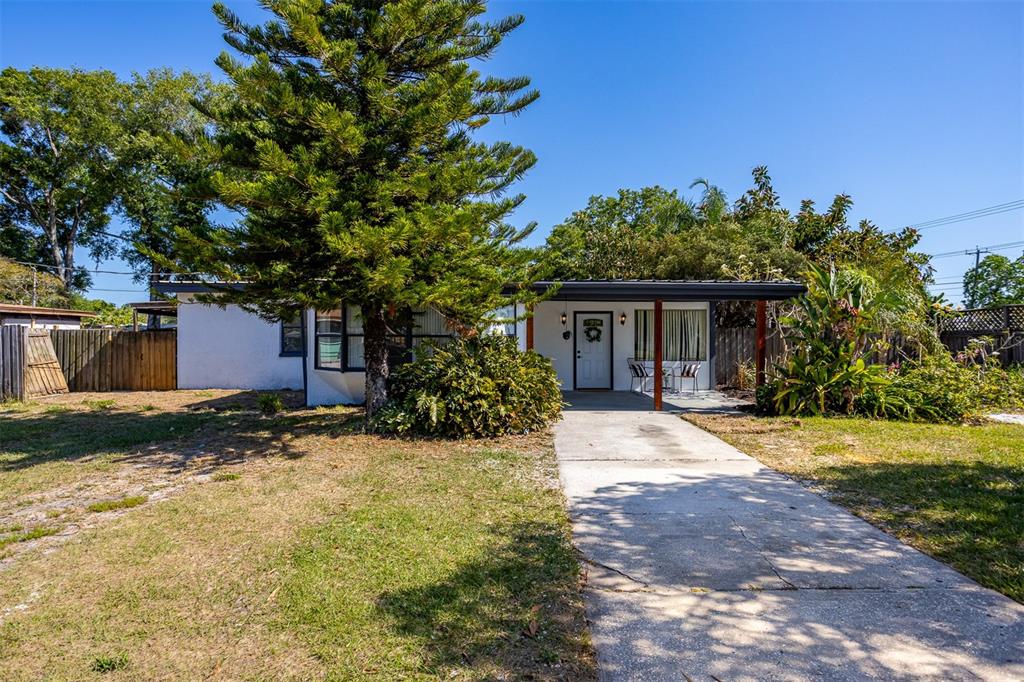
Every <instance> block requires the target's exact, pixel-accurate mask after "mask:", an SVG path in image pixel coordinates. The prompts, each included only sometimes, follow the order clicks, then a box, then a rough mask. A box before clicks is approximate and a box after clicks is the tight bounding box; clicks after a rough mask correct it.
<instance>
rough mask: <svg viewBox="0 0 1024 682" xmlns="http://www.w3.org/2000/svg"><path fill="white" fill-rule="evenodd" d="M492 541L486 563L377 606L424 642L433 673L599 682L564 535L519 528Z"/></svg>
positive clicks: (503, 530)
mask: <svg viewBox="0 0 1024 682" xmlns="http://www.w3.org/2000/svg"><path fill="white" fill-rule="evenodd" d="M493 538H494V540H495V542H494V543H493V545H492V546H491V548H490V549H488V550H487V551H486V552H483V553H482V554H481V557H480V558H479V559H477V560H474V561H470V562H466V563H463V564H461V565H460V566H459V567H458V568H457V569H456V570H455V571H454V572H452V573H450V574H449V575H447V576H445V577H444V578H443V579H441V580H438V581H436V582H434V583H431V584H429V585H423V586H418V587H412V588H406V589H400V590H393V591H389V592H385V593H384V594H383V595H381V596H380V598H379V599H378V601H377V607H378V608H379V609H380V610H381V611H382V612H383V613H384V614H385V615H386V616H387V618H388V619H389V620H390V621H391V622H392V624H393V627H394V628H395V630H396V631H397V632H399V633H401V634H402V635H404V636H407V637H412V638H414V639H415V640H416V641H417V642H418V643H419V645H420V648H421V650H422V651H423V652H425V655H426V657H427V660H428V663H427V664H428V665H429V667H430V669H431V672H434V673H445V672H447V671H448V670H451V669H453V668H463V667H466V666H471V667H472V668H473V669H474V670H475V671H478V672H484V674H494V675H498V674H501V673H503V672H504V673H507V674H509V675H511V678H514V679H590V678H592V677H593V667H592V662H591V657H590V650H589V647H588V645H586V644H585V641H586V640H585V638H584V636H583V635H584V632H585V629H586V625H585V619H584V615H583V609H582V606H581V604H580V602H579V599H578V597H577V590H578V574H577V570H578V569H577V563H576V559H575V556H574V554H573V550H572V548H571V546H570V544H569V542H568V539H567V538H566V536H565V534H564V532H563V531H562V529H561V528H559V526H558V525H556V524H553V523H543V522H528V523H519V524H515V525H507V526H504V527H497V528H495V529H494V532H493ZM511 678H510V679H511Z"/></svg>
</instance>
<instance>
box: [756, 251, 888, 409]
mask: <svg viewBox="0 0 1024 682" xmlns="http://www.w3.org/2000/svg"><path fill="white" fill-rule="evenodd" d="M805 278H806V280H807V293H806V294H804V295H803V296H800V297H799V298H798V299H797V300H796V304H797V312H796V314H795V315H794V316H791V317H785V318H782V320H781V321H782V322H783V323H784V324H786V325H787V326H788V327H789V331H788V333H787V337H788V339H789V340H790V341H791V342H792V343H793V344H794V351H793V355H792V357H790V359H789V361H788V362H787V363H786V364H783V365H780V366H779V367H777V374H778V377H779V378H778V379H777V380H776V381H775V382H773V384H772V385H771V388H769V389H765V390H762V391H759V392H758V407H759V409H760V410H761V411H762V412H768V413H771V414H786V415H822V414H832V413H840V414H852V413H853V412H854V410H855V407H856V401H857V400H858V399H859V398H860V397H861V396H862V395H864V394H865V393H866V392H868V391H876V390H878V389H879V388H880V387H881V386H883V385H884V384H885V383H886V377H885V368H884V367H881V366H878V365H869V364H867V363H866V362H865V360H864V357H865V356H866V355H867V354H868V353H869V352H870V351H871V339H872V336H871V335H872V333H874V332H878V331H879V330H880V327H879V326H878V324H877V317H878V315H879V314H880V312H881V311H882V310H883V309H884V305H883V302H882V299H881V298H880V297H879V296H878V295H877V291H876V289H877V287H876V286H875V284H874V282H873V280H871V279H870V277H867V276H866V275H863V274H862V273H858V272H855V271H838V272H837V271H836V270H834V269H830V270H825V269H823V268H819V267H816V266H813V265H812V266H810V268H809V269H808V271H807V272H806V273H805Z"/></svg>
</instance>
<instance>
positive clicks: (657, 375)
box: [654, 298, 665, 411]
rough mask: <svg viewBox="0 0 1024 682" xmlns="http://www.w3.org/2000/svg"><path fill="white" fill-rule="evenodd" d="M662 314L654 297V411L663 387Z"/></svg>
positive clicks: (659, 303) (659, 406) (659, 400)
mask: <svg viewBox="0 0 1024 682" xmlns="http://www.w3.org/2000/svg"><path fill="white" fill-rule="evenodd" d="M661 318H662V315H661V299H660V298H659V299H655V301H654V409H655V411H658V410H661V398H662V396H661V393H662V389H663V387H664V383H665V378H664V376H662V373H661V372H662V369H661V358H662V352H663V349H662V344H663V341H662V338H661V329H662V319H661Z"/></svg>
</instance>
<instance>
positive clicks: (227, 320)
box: [156, 280, 804, 406]
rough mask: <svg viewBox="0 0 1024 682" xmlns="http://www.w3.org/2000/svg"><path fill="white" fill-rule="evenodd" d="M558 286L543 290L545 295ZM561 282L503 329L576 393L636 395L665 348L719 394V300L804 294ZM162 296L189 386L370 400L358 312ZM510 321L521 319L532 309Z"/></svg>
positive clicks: (181, 382) (419, 331)
mask: <svg viewBox="0 0 1024 682" xmlns="http://www.w3.org/2000/svg"><path fill="white" fill-rule="evenodd" d="M552 284H553V283H551V282H538V283H537V284H536V285H535V286H536V288H537V289H538V290H541V291H546V290H548V288H549V287H550V286H551V285H552ZM557 284H558V289H557V292H556V293H555V295H554V296H553V297H552V298H550V299H549V300H545V301H543V302H541V303H539V304H537V305H536V307H535V309H534V310H533V314H532V316H529V317H526V318H525V319H522V320H520V321H518V322H516V323H514V324H508V325H504V326H503V327H502V328H501V329H500V330H499V331H500V333H505V334H508V335H511V336H515V337H516V338H517V340H518V343H519V346H520V347H521V348H522V349H524V350H525V349H527V348H532V349H533V350H536V351H537V352H538V353H540V354H541V355H544V356H545V357H548V358H550V359H551V362H552V364H553V365H554V368H555V370H556V371H557V373H558V378H559V381H560V382H561V384H562V387H563V390H566V391H569V390H608V391H629V390H631V389H633V388H635V387H636V384H635V382H634V376H633V372H632V371H631V369H630V363H631V362H639V363H642V364H645V365H646V366H648V367H651V369H652V370H653V367H654V365H655V364H656V363H657V361H658V358H657V352H658V351H659V350H660V352H661V356H662V357H661V365H662V367H663V368H669V369H670V368H671V367H672V366H673V365H678V364H679V363H690V364H693V363H699V365H700V368H699V370H698V373H697V377H696V382H695V384H696V386H695V388H697V389H708V388H712V383H713V381H714V376H713V375H714V348H715V323H714V320H715V305H716V302H718V301H725V300H748V301H766V300H783V299H787V298H791V297H793V296H796V295H798V294H800V293H803V291H804V287H803V285H801V284H799V283H796V282H788V281H772V282H735V281H663V280H642V281H641V280H611V281H592V280H576V281H565V282H559V283H557ZM156 287H157V290H158V291H160V292H161V293H164V294H168V295H171V296H174V297H175V298H176V299H177V301H178V360H177V363H178V367H177V370H178V387H179V388H192V389H203V388H240V389H260V390H270V389H294V390H304V391H305V395H306V403H307V404H308V405H310V406H313V405H333V404H359V403H361V402H363V400H364V373H363V360H362V357H363V329H362V324H361V322H360V320H359V313H358V310H357V309H355V308H354V307H353V306H344V305H340V304H339V306H338V307H337V308H336V309H334V310H329V311H305V313H304V314H301V315H297V316H296V318H295V319H293V320H283V321H279V322H276V323H271V322H267V321H265V320H263V319H261V318H260V317H258V316H256V315H253V314H250V313H247V312H245V311H244V310H242V309H241V308H239V307H238V306H234V305H228V306H224V307H219V306H216V305H209V304H203V303H198V302H196V301H195V295H196V294H197V293H202V292H208V291H210V288H209V286H208V285H206V284H203V283H199V282H177V281H170V282H161V283H158V284H157V285H156ZM509 312H510V313H511V315H508V316H509V317H521V316H523V314H524V312H525V311H524V310H523V309H522V308H519V309H515V310H510V311H509ZM659 327H660V328H661V330H662V334H661V344H660V348H659V347H658V344H657V342H656V334H655V330H656V329H657V328H659ZM449 333H450V332H449V331H448V329H447V325H446V323H445V320H444V319H443V317H442V316H440V315H439V314H437V313H436V312H434V311H431V310H426V311H423V312H421V313H419V314H418V315H417V316H416V322H415V324H414V326H413V328H412V329H410V330H405V333H404V334H402V335H400V336H396V337H395V338H394V339H393V346H394V348H395V349H396V351H399V352H400V351H402V350H405V349H412V348H415V347H416V346H417V345H418V344H419V343H421V342H422V341H423V340H424V339H428V338H436V337H445V336H448V335H449ZM658 374H660V373H654V374H653V376H657V375H658ZM656 402H660V397H659V398H657V399H656Z"/></svg>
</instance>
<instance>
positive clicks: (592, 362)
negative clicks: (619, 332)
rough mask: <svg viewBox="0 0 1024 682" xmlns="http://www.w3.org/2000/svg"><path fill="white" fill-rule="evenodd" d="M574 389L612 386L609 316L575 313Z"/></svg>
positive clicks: (610, 323) (606, 314)
mask: <svg viewBox="0 0 1024 682" xmlns="http://www.w3.org/2000/svg"><path fill="white" fill-rule="evenodd" d="M575 318H576V333H575V338H576V340H575V346H576V388H607V389H610V388H611V387H612V314H611V313H586V312H577V313H575Z"/></svg>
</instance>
